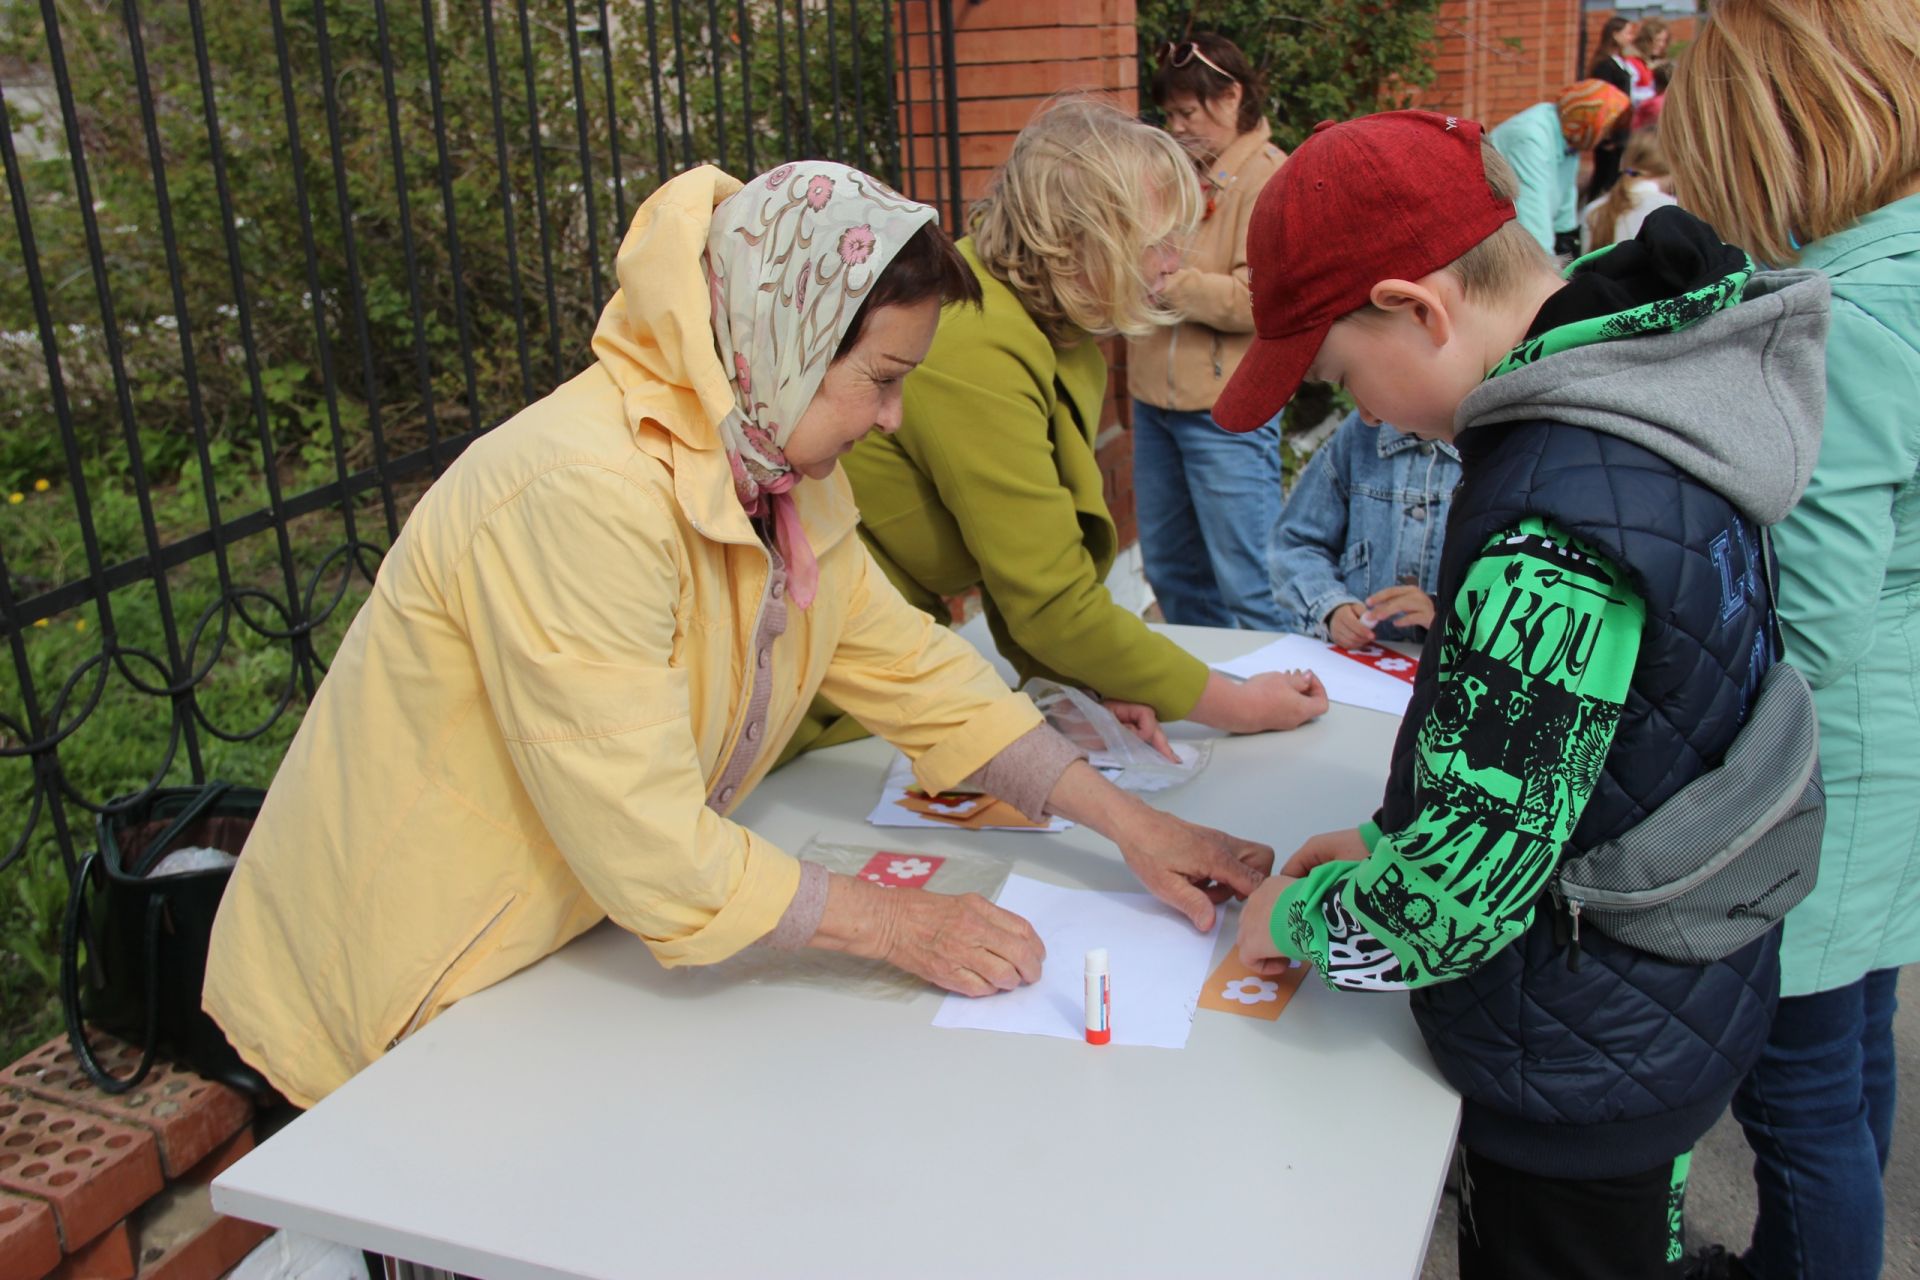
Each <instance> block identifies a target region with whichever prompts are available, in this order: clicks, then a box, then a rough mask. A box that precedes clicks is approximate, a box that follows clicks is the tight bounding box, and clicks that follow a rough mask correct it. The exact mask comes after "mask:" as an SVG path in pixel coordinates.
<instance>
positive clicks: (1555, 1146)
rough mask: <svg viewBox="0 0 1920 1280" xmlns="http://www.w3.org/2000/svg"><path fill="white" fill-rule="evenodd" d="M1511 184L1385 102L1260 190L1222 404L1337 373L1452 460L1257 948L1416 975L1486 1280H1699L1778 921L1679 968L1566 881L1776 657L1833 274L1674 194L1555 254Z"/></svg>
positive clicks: (1717, 736)
mask: <svg viewBox="0 0 1920 1280" xmlns="http://www.w3.org/2000/svg"><path fill="white" fill-rule="evenodd" d="M1513 197H1514V178H1513V174H1512V171H1511V170H1510V169H1509V168H1508V166H1507V164H1506V162H1505V161H1504V160H1502V159H1501V158H1500V156H1499V154H1498V152H1496V151H1495V150H1494V149H1493V148H1492V147H1491V146H1490V145H1489V144H1488V143H1487V142H1486V141H1485V140H1484V138H1483V137H1482V132H1481V129H1480V126H1479V125H1477V124H1475V123H1474V122H1473V121H1471V120H1465V119H1461V118H1458V117H1454V116H1442V115H1435V114H1431V113H1427V112H1416V111H1399V112H1389V113H1386V114H1382V115H1376V116H1369V117H1367V118H1365V119H1361V120H1355V121H1350V122H1347V123H1343V124H1325V125H1321V126H1320V128H1319V129H1317V130H1315V132H1314V133H1313V135H1312V136H1311V137H1309V138H1308V140H1307V141H1306V142H1305V143H1304V144H1302V146H1301V147H1300V148H1299V150H1297V151H1295V152H1294V154H1293V158H1292V159H1290V160H1289V161H1288V162H1287V164H1286V166H1285V167H1284V168H1283V169H1281V171H1280V173H1279V174H1278V175H1277V176H1276V177H1275V178H1274V179H1273V180H1272V181H1271V182H1270V183H1269V184H1268V186H1267V188H1266V190H1265V191H1264V192H1263V193H1262V195H1261V197H1260V200H1259V202H1258V204H1257V205H1256V206H1255V209H1254V212H1253V216H1252V220H1251V224H1250V230H1249V235H1248V258H1249V260H1250V264H1251V266H1252V274H1253V282H1252V288H1253V311H1254V320H1255V326H1256V330H1257V335H1258V336H1257V337H1256V340H1255V342H1254V345H1253V347H1252V349H1251V350H1250V351H1249V353H1248V355H1247V358H1246V360H1245V362H1244V363H1243V364H1242V365H1241V366H1240V369H1239V371H1238V372H1237V373H1236V375H1235V376H1234V378H1233V380H1232V381H1231V382H1230V383H1229V384H1228V386H1227V389H1226V391H1225V393H1224V394H1223V395H1222V396H1221V398H1220V400H1219V403H1218V404H1217V406H1216V407H1215V410H1214V413H1215V416H1216V417H1217V418H1218V419H1219V421H1220V423H1221V424H1222V425H1223V426H1225V427H1227V428H1228V429H1231V430H1244V429H1246V428H1249V427H1252V426H1255V425H1258V424H1259V423H1262V422H1265V421H1267V420H1268V419H1269V418H1271V417H1272V415H1273V413H1274V412H1275V411H1276V410H1277V409H1278V408H1279V407H1280V406H1281V405H1282V404H1283V403H1285V402H1286V400H1287V399H1288V398H1289V397H1290V396H1291V395H1292V394H1293V392H1294V389H1295V388H1296V387H1297V386H1298V385H1299V383H1300V381H1301V380H1302V379H1303V378H1306V377H1313V378H1318V379H1322V380H1326V381H1332V382H1338V383H1340V384H1341V385H1342V386H1343V387H1345V388H1346V389H1347V391H1348V392H1349V393H1350V394H1351V395H1352V396H1353V398H1354V400H1355V402H1356V403H1357V405H1358V407H1359V410H1360V412H1361V414H1362V415H1363V416H1364V417H1365V418H1367V419H1368V420H1369V421H1374V422H1378V421H1380V420H1381V419H1385V420H1386V421H1389V422H1391V423H1393V424H1394V425H1395V426H1396V427H1397V428H1398V429H1400V430H1402V431H1407V432H1410V433H1412V434H1414V435H1417V436H1420V437H1421V438H1423V439H1430V440H1440V441H1450V442H1452V443H1453V444H1454V445H1455V447H1456V448H1457V449H1458V451H1459V454H1460V461H1461V482H1460V486H1459V488H1458V489H1457V490H1456V492H1455V495H1454V498H1453V503H1452V509H1451V512H1450V514H1449V517H1448V526H1447V538H1446V547H1445V551H1444V554H1443V557H1442V561H1441V568H1440V579H1439V590H1438V593H1437V594H1436V596H1435V601H1436V604H1437V607H1438V614H1437V617H1436V619H1435V624H1434V625H1433V626H1432V627H1431V628H1430V629H1429V631H1428V636H1427V641H1426V645H1425V649H1424V651H1423V653H1422V655H1421V661H1420V671H1419V677H1418V681H1417V683H1416V685H1415V689H1414V695H1413V699H1412V701H1411V703H1410V704H1409V706H1408V708H1407V714H1406V719H1405V721H1404V722H1403V724H1402V725H1401V730H1400V735H1399V739H1398V741H1397V743H1396V744H1395V748H1394V756H1393V763H1392V771H1391V775H1390V778H1389V781H1388V784H1387V788H1386V793H1385V797H1384V799H1383V802H1382V805H1381V807H1380V809H1379V811H1378V812H1377V813H1376V814H1375V815H1374V816H1373V818H1372V820H1370V821H1367V822H1363V823H1361V824H1359V825H1358V826H1357V827H1355V828H1348V829H1345V830H1342V831H1335V832H1328V833H1326V834H1324V835H1319V836H1315V837H1313V838H1312V839H1310V840H1308V841H1307V842H1306V844H1304V845H1303V846H1302V847H1301V848H1300V850H1299V851H1298V852H1297V853H1295V854H1294V855H1293V857H1292V858H1291V860H1289V861H1288V862H1287V863H1286V864H1285V866H1284V867H1283V868H1282V872H1281V874H1279V875H1276V876H1274V877H1273V878H1272V879H1270V880H1268V881H1267V882H1266V884H1265V885H1263V886H1262V887H1261V889H1260V890H1259V891H1258V892H1256V893H1255V894H1254V896H1253V897H1252V898H1251V899H1249V901H1248V903H1247V906H1246V910H1245V913H1244V914H1243V916H1242V917H1241V924H1240V949H1241V955H1242V957H1243V958H1244V959H1246V960H1247V961H1248V962H1249V963H1250V964H1253V965H1255V967H1259V968H1264V969H1265V970H1267V971H1273V970H1274V969H1276V968H1277V967H1282V966H1284V965H1285V964H1286V962H1287V958H1293V959H1300V960H1309V961H1311V962H1312V963H1314V964H1315V965H1316V966H1318V968H1319V970H1320V973H1321V976H1322V978H1323V979H1324V980H1325V981H1326V982H1327V983H1328V985H1330V986H1332V987H1333V988H1335V989H1336V990H1342V991H1391V990H1407V991H1410V992H1411V993H1412V1004H1413V1011H1414V1015H1415V1018H1416V1020H1417V1022H1418V1023H1419V1026H1420V1029H1421V1032H1422V1034H1423V1035H1424V1036H1425V1038H1426V1041H1427V1044H1428V1046H1429V1048H1430V1049H1431V1051H1432V1053H1433V1055H1434V1059H1435V1061H1436V1062H1437V1064H1438V1065H1439V1067H1440V1069H1441V1071H1442V1072H1443V1073H1444V1074H1445V1076H1446V1077H1447V1079H1448V1080H1449V1081H1450V1082H1451V1083H1452V1084H1453V1085H1454V1086H1455V1087H1456V1088H1458V1089H1459V1090H1460V1093H1461V1095H1462V1098H1463V1113H1462V1120H1461V1133H1460V1137H1461V1146H1462V1149H1463V1159H1464V1166H1463V1168H1464V1178H1463V1180H1462V1196H1461V1210H1462V1212H1461V1215H1460V1253H1461V1275H1462V1276H1464V1277H1468V1278H1470V1280H1471V1278H1473V1277H1484V1276H1516V1277H1517V1276H1530V1277H1531V1276H1553V1277H1556V1278H1558V1280H1578V1278H1582V1277H1591V1278H1594V1280H1600V1278H1602V1277H1605V1278H1612V1277H1619V1278H1621V1280H1626V1278H1627V1277H1632V1278H1633V1280H1644V1278H1645V1277H1649V1276H1658V1275H1663V1274H1679V1269H1680V1267H1681V1265H1682V1263H1681V1259H1682V1257H1683V1255H1684V1249H1683V1247H1682V1241H1681V1234H1680V1206H1681V1200H1682V1194H1683V1192H1684V1189H1685V1185H1686V1169H1687V1159H1688V1153H1689V1151H1690V1150H1691V1148H1692V1147H1693V1144H1694V1143H1695V1142H1696V1141H1697V1140H1698V1139H1699V1138H1700V1136H1701V1135H1703V1134H1704V1133H1706V1131H1707V1130H1708V1129H1709V1128H1710V1127H1711V1126H1712V1125H1713V1123H1714V1121H1715V1119H1716V1118H1717V1117H1718V1116H1719V1115H1720V1113H1721V1111H1722V1110H1723V1109H1724V1108H1725V1107H1726V1104H1727V1100H1728V1099H1729V1097H1730V1096H1731V1095H1732V1093H1733V1089H1734V1086H1735V1085H1736V1083H1737V1082H1738V1081H1739V1080H1740V1078H1741V1077H1742V1076H1743V1075H1744V1074H1745V1073H1746V1071H1747V1068H1748V1066H1749V1065H1750V1064H1751V1063H1752V1061H1753V1060H1754V1057H1755V1056H1756V1054H1757V1053H1758V1051H1759V1048H1760V1045H1761V1043H1762V1041H1763V1039H1764V1037H1765V1035H1766V1029H1767V1025H1768V1022H1769V1020H1770V1019H1771V1016H1772V1009H1773V1004H1774V1000H1775V995H1776V991H1777V984H1778V971H1779V966H1778V947H1779V931H1778V930H1777V929H1773V930H1770V931H1768V932H1766V933H1765V934H1763V935H1762V936H1760V937H1759V938H1758V939H1757V940H1755V941H1752V942H1749V943H1747V944H1746V945H1744V946H1742V947H1740V948H1739V949H1737V950H1735V951H1734V952H1733V953H1732V954H1729V955H1726V956H1724V957H1723V958H1722V959H1719V960H1715V961H1713V962H1711V963H1708V964H1700V965H1696V964H1684V963H1679V962H1676V961H1672V960H1667V959H1663V958H1660V957H1658V956H1655V955H1652V954H1651V953H1648V952H1645V951H1641V950H1638V949H1636V948H1634V947H1632V946H1629V945H1627V944H1626V943H1623V942H1620V941H1618V940H1616V939H1614V938H1611V937H1608V936H1606V935H1605V934H1602V933H1600V932H1599V931H1598V930H1596V929H1594V928H1593V927H1591V925H1589V927H1588V928H1587V929H1586V930H1584V931H1583V930H1582V929H1581V927H1580V926H1581V921H1580V918H1579V906H1580V904H1579V903H1578V902H1577V901H1574V900H1570V899H1561V898H1560V897H1559V896H1558V894H1557V891H1556V890H1555V889H1554V873H1555V870H1556V868H1557V866H1558V864H1559V862H1560V860H1561V859H1562V857H1563V856H1567V855H1570V854H1574V853H1578V852H1581V851H1586V850H1590V849H1592V848H1594V847H1595V846H1597V845H1599V844H1601V843H1603V842H1605V841H1607V840H1610V839H1612V838H1613V837H1615V836H1617V835H1619V834H1620V833H1622V832H1624V831H1627V830H1629V829H1631V828H1633V827H1634V826H1636V825H1637V824H1639V823H1640V821H1641V820H1642V819H1644V818H1645V817H1646V816H1647V815H1648V814H1650V813H1652V812H1653V811H1654V810H1656V809H1657V808H1659V806H1660V805H1661V804H1662V803H1664V802H1665V801H1666V800H1667V798H1668V797H1670V796H1671V795H1672V794H1673V793H1674V792H1675V791H1677V790H1678V789H1679V788H1680V787H1681V786H1683V785H1684V784H1686V783H1687V782H1689V781H1691V780H1692V779H1694V778H1695V777H1697V776H1699V775H1700V774H1701V773H1702V772H1703V771H1705V770H1706V769H1707V768H1709V767H1711V766H1712V765H1713V764H1715V763H1717V762H1718V760H1719V759H1720V757H1721V755H1722V754H1723V753H1724V752H1725V750H1726V748H1727V746H1728V744H1729V743H1730V742H1731V741H1732V738H1733V736H1734V734H1735V733H1736V732H1737V731H1738V729H1739V727H1740V725H1741V723H1742V720H1743V718H1744V716H1745V713H1746V710H1747V708H1748V707H1749V706H1750V705H1751V702H1752V699H1753V697H1754V693H1755V689H1756V686H1757V685H1758V683H1759V680H1760V677H1761V676H1762V675H1763V674H1764V673H1765V671H1766V670H1767V668H1768V667H1769V666H1770V665H1771V663H1772V662H1773V660H1774V657H1775V646H1774V642H1773V640H1772V636H1773V628H1772V595H1771V591H1770V587H1769V583H1768V581H1767V578H1766V573H1765V570H1764V569H1763V568H1762V556H1761V549H1760V529H1761V528H1762V527H1764V526H1766V525H1768V524H1771V523H1773V522H1775V521H1777V520H1779V519H1780V518H1781V516H1783V515H1785V514H1786V512H1787V510H1788V508H1789V507H1791V506H1792V505H1793V503H1794V502H1795V501H1796V500H1797V499H1798V497H1799V495H1800V492H1801V490H1802V489H1803V488H1804V487H1805V485H1806V482H1807V478H1808V474H1809V472H1810V471H1811V469H1812V465H1813V460H1814V457H1815V455H1816V454H1817V452H1818V448H1819V432H1820V421H1821V414H1822V409H1823V404H1824V386H1823V354H1824V340H1825V327H1826V315H1827V304H1826V297H1827V290H1826V286H1825V283H1824V281H1823V279H1822V278H1821V277H1819V276H1818V275H1817V274H1815V273H1812V272H1805V271H1789V272H1767V273H1758V272H1756V271H1755V269H1754V266H1753V264H1752V262H1751V261H1749V259H1748V258H1747V256H1746V255H1745V254H1744V253H1742V252H1741V251H1740V250H1738V249H1735V248H1733V247H1731V246H1729V245H1725V244H1722V243H1721V242H1720V240H1719V238H1718V237H1717V236H1715V235H1714V234H1713V231H1712V229H1711V228H1709V227H1708V226H1706V225H1705V224H1704V223H1702V222H1700V221H1699V220H1697V219H1695V218H1693V217H1691V216H1690V215H1688V214H1685V213H1683V212H1681V211H1679V210H1677V209H1668V210H1661V211H1659V212H1657V213H1655V214H1654V215H1653V216H1652V217H1651V218H1649V219H1648V221H1647V223H1646V226H1645V229H1644V230H1643V231H1642V233H1641V234H1640V236H1639V237H1638V238H1636V239H1635V240H1631V241H1627V242H1624V243H1622V244H1619V245H1616V246H1613V247H1612V248H1609V249H1607V250H1603V251H1602V252H1600V253H1596V254H1593V255H1590V256H1588V257H1586V258H1583V259H1581V260H1579V261H1577V262H1575V263H1574V264H1573V265H1572V266H1570V267H1569V268H1567V270H1566V272H1565V274H1564V275H1562V274H1561V273H1560V272H1557V271H1556V270H1555V269H1554V266H1553V263H1552V262H1551V260H1550V259H1549V258H1548V257H1547V255H1546V254H1545V252H1544V251H1543V250H1542V249H1541V247H1540V246H1539V244H1538V243H1537V242H1536V241H1535V240H1534V238H1533V237H1532V236H1531V235H1529V234H1528V233H1527V231H1526V230H1525V229H1524V228H1523V227H1521V226H1520V224H1519V223H1518V222H1516V221H1515V218H1514V207H1513ZM1357 816H1358V815H1356V817H1357ZM1355 1102H1356V1103H1359V1104H1360V1105H1364V1101H1363V1100H1360V1099H1355Z"/></svg>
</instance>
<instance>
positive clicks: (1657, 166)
mask: <svg viewBox="0 0 1920 1280" xmlns="http://www.w3.org/2000/svg"><path fill="white" fill-rule="evenodd" d="M1672 172H1673V170H1672V169H1670V168H1668V167H1667V153H1666V149H1665V148H1663V147H1662V146H1661V145H1660V131H1659V130H1658V129H1640V130H1637V131H1636V132H1635V133H1634V134H1633V136H1632V137H1630V138H1628V139H1627V149H1626V151H1625V153H1623V154H1622V155H1621V157H1620V181H1618V182H1616V183H1614V184H1613V187H1612V189H1611V190H1609V191H1608V192H1607V198H1606V199H1605V200H1603V201H1602V202H1601V203H1600V204H1599V205H1598V206H1596V207H1595V208H1594V211H1593V212H1592V213H1590V214H1588V215H1587V240H1588V243H1590V244H1591V245H1593V247H1594V248H1596V249H1598V248H1601V247H1603V246H1605V245H1610V244H1612V243H1613V242H1614V241H1615V240H1617V239H1619V236H1617V235H1616V234H1615V229H1616V228H1618V227H1619V225H1620V219H1621V218H1622V217H1624V216H1625V215H1626V214H1627V212H1628V211H1629V210H1631V209H1632V208H1633V184H1632V183H1630V182H1628V181H1627V179H1628V178H1664V177H1667V176H1668V175H1669V174H1671V173H1672Z"/></svg>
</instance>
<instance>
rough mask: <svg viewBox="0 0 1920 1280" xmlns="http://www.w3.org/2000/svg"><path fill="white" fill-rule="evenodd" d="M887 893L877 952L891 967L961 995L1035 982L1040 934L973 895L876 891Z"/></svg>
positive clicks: (1041, 956) (1043, 954) (1041, 955)
mask: <svg viewBox="0 0 1920 1280" xmlns="http://www.w3.org/2000/svg"><path fill="white" fill-rule="evenodd" d="M876 892H880V893H885V894H886V895H887V897H886V901H885V908H886V911H887V920H886V923H885V926H884V927H883V931H882V933H881V938H880V944H879V950H878V954H879V956H880V958H881V959H882V960H885V961H886V962H887V963H888V964H891V965H893V966H895V967H896V968H900V969H905V970H906V971H907V972H908V973H911V974H914V975H916V976H918V977H921V978H925V979H926V980H927V981H928V982H931V983H933V984H934V985H935V986H937V987H940V988H942V989H944V990H947V991H954V992H958V993H959V994H961V995H963V996H989V995H992V994H994V993H995V992H997V991H1011V990H1013V989H1014V988H1015V987H1018V986H1021V985H1024V984H1026V983H1029V982H1037V981H1039V979H1040V966H1041V963H1042V962H1043V961H1044V960H1045V959H1046V958H1047V948H1046V944H1044V943H1042V942H1041V941H1040V935H1039V934H1037V933H1035V932H1034V931H1033V926H1032V925H1030V924H1028V923H1027V922H1026V921H1025V920H1023V919H1021V918H1020V917H1019V916H1017V915H1014V914H1013V913H1012V912H1011V911H1004V910H1002V909H1001V908H999V907H997V906H995V905H994V904H993V903H991V902H988V901H987V900H986V899H985V898H983V897H981V896H980V895H979V894H977V893H962V894H951V893H929V892H927V891H926V890H924V889H918V890H915V889H899V890H884V889H876Z"/></svg>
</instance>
